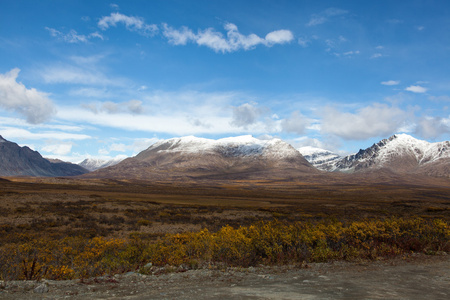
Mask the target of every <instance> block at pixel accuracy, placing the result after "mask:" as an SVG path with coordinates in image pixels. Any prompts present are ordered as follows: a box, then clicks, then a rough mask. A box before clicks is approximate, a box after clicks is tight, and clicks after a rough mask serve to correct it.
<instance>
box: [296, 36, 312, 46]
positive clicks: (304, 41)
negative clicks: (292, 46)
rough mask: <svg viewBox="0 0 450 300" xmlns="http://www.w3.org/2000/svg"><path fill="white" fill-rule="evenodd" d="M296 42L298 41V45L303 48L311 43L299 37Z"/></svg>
mask: <svg viewBox="0 0 450 300" xmlns="http://www.w3.org/2000/svg"><path fill="white" fill-rule="evenodd" d="M297 41H298V44H299V45H300V46H302V47H303V48H306V47H308V46H309V44H310V43H311V41H310V40H309V39H308V38H306V37H299V38H298V40H297Z"/></svg>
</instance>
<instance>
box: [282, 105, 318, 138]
mask: <svg viewBox="0 0 450 300" xmlns="http://www.w3.org/2000/svg"><path fill="white" fill-rule="evenodd" d="M310 123H311V122H310V120H309V119H308V118H306V117H305V116H304V115H302V114H301V112H299V111H295V112H293V113H292V114H291V116H290V118H288V119H284V120H282V121H281V128H282V131H285V132H292V133H297V134H303V133H305V130H306V128H307V126H308V125H309V124H310Z"/></svg>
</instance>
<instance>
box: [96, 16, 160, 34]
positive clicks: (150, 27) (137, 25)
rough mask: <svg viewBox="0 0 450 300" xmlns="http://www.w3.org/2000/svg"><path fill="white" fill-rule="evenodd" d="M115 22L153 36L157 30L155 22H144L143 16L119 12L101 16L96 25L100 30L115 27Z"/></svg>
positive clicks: (130, 29)
mask: <svg viewBox="0 0 450 300" xmlns="http://www.w3.org/2000/svg"><path fill="white" fill-rule="evenodd" d="M117 24H123V25H125V27H126V28H127V30H129V31H135V32H137V33H139V34H142V35H144V36H153V35H155V34H156V33H157V32H158V26H157V25H155V24H146V23H145V21H144V19H143V18H140V17H130V16H127V15H123V14H121V13H117V12H115V13H111V15H109V16H105V17H102V18H101V19H100V20H99V21H98V23H97V25H98V27H100V29H102V30H106V29H108V28H110V27H111V26H112V27H116V26H117Z"/></svg>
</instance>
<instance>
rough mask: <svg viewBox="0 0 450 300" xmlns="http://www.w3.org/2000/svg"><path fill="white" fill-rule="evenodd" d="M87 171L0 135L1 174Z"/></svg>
mask: <svg viewBox="0 0 450 300" xmlns="http://www.w3.org/2000/svg"><path fill="white" fill-rule="evenodd" d="M87 172H88V170H86V169H84V168H83V167H81V166H79V165H76V164H71V163H67V162H62V161H57V160H49V159H45V158H43V157H42V156H41V155H40V154H39V152H37V151H33V150H31V149H30V148H28V147H20V146H19V145H17V144H16V143H13V142H10V141H7V140H5V139H4V138H3V137H1V136H0V176H50V177H53V176H75V175H81V174H84V173H87Z"/></svg>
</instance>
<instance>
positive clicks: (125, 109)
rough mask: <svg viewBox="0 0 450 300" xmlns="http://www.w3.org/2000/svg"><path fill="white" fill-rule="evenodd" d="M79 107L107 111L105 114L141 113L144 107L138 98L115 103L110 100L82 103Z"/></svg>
mask: <svg viewBox="0 0 450 300" xmlns="http://www.w3.org/2000/svg"><path fill="white" fill-rule="evenodd" d="M81 107H83V108H85V109H87V110H90V111H91V112H93V113H95V114H98V113H107V114H118V113H131V114H142V113H143V112H144V107H143V106H142V101H140V100H130V101H128V102H121V103H115V102H112V101H105V102H97V103H84V104H82V105H81Z"/></svg>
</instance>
